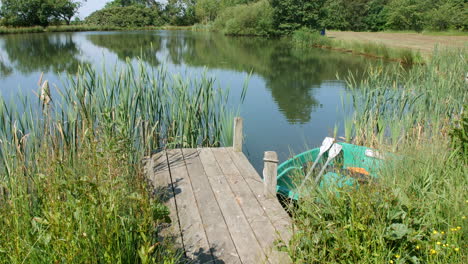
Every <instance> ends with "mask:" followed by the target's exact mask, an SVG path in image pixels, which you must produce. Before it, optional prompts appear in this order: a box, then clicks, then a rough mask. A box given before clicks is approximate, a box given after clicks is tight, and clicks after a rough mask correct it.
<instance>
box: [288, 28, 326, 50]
mask: <svg viewBox="0 0 468 264" xmlns="http://www.w3.org/2000/svg"><path fill="white" fill-rule="evenodd" d="M292 38H293V42H294V43H295V44H298V45H301V46H320V47H323V46H331V40H330V39H329V38H327V37H324V36H321V35H320V34H319V32H317V31H315V30H311V29H308V28H301V29H299V30H296V31H294V32H293V35H292Z"/></svg>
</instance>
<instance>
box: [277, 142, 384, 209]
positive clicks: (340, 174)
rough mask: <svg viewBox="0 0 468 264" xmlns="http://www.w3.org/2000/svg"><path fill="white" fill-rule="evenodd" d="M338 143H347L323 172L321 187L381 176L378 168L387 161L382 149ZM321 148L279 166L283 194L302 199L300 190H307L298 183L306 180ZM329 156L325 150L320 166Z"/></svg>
mask: <svg viewBox="0 0 468 264" xmlns="http://www.w3.org/2000/svg"><path fill="white" fill-rule="evenodd" d="M337 144H340V145H341V146H342V147H343V148H342V152H341V153H340V154H339V155H338V156H337V157H336V158H335V159H333V160H332V162H330V164H329V166H328V167H327V168H329V170H328V172H326V173H325V174H324V175H323V177H322V180H321V181H320V184H319V186H318V187H319V188H322V189H330V188H343V187H345V186H358V185H359V183H362V182H366V181H370V180H374V179H376V178H378V174H377V172H378V169H379V168H380V167H381V166H382V164H383V159H382V157H381V155H380V154H379V152H378V151H376V150H373V149H370V148H367V147H363V146H357V145H352V144H347V143H337ZM319 152H320V149H319V148H315V149H312V150H309V151H306V152H303V153H301V154H299V155H297V156H294V157H293V158H291V159H289V160H287V161H285V162H283V163H281V164H280V166H279V167H278V185H277V191H278V193H279V194H281V195H283V196H286V197H288V198H291V199H294V200H297V199H299V197H300V196H301V195H300V193H302V192H303V190H301V192H299V190H298V186H300V184H301V183H302V182H303V180H304V178H305V175H306V174H307V172H308V170H309V168H310V167H311V165H312V164H313V162H314V161H315V160H316V158H317V156H318V155H319ZM327 158H328V155H327V153H325V154H324V155H323V156H322V157H321V158H320V159H319V162H318V164H317V166H316V169H317V168H318V169H320V168H321V167H322V166H323V164H324V163H325V161H326V160H327ZM317 172H318V170H317ZM317 172H315V173H313V174H312V177H311V178H310V180H313V177H315V175H316V173H317ZM306 186H307V185H306ZM309 186H310V185H309Z"/></svg>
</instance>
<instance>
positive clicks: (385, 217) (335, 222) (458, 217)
mask: <svg viewBox="0 0 468 264" xmlns="http://www.w3.org/2000/svg"><path fill="white" fill-rule="evenodd" d="M466 56H467V51H466V50H461V51H445V52H438V51H435V52H434V55H433V57H432V58H431V59H430V60H429V61H427V63H426V64H425V65H420V66H413V67H412V68H411V69H410V70H409V71H406V70H404V69H401V68H394V69H387V70H384V69H383V68H378V67H377V68H370V69H369V71H368V77H367V78H365V79H364V80H363V81H361V82H360V83H355V82H354V80H353V79H352V78H350V79H349V80H348V84H349V87H350V89H351V90H352V96H351V97H350V98H349V99H350V100H351V102H352V103H353V109H350V114H351V115H349V118H348V119H347V120H346V121H345V124H344V126H345V131H346V135H345V137H346V140H347V141H349V142H353V143H356V144H361V145H365V146H370V147H375V148H377V149H380V150H381V151H388V152H391V153H394V154H393V155H388V156H387V159H386V163H385V166H384V167H383V168H382V169H381V170H380V171H379V176H380V177H379V180H378V181H376V182H371V183H370V184H368V185H361V186H360V187H359V188H358V189H356V188H351V187H349V188H342V189H337V190H333V191H328V192H327V191H325V192H321V191H313V192H311V193H310V194H307V195H306V196H305V197H304V198H303V199H301V200H300V201H299V203H298V206H297V207H296V209H294V210H293V211H292V213H293V218H294V222H295V232H294V236H293V239H292V240H291V243H290V245H289V246H288V250H289V253H290V256H291V257H292V258H293V260H294V262H295V263H350V262H351V263H464V262H466V255H467V253H468V250H467V246H468V244H467V243H466V241H467V240H466V236H467V234H468V233H467V229H468V226H467V224H468V223H467V221H468V220H467V217H468V210H467V208H468V207H467V203H468V196H467V194H466V186H467V183H468V178H467V175H468V163H467V162H468V159H467V158H468V152H466V151H464V149H465V150H466V147H467V137H466V135H467V134H468V131H467V130H468V127H467V125H466V123H467V122H468V120H467V118H468V117H467V114H466V109H464V107H465V108H466V100H467V97H468V92H467V90H466V82H465V80H464V78H463V76H464V74H465V73H464V70H465V69H466V67H467V62H466ZM463 104H465V106H463ZM463 111H465V114H464V115H465V117H464V121H463V122H464V125H463V123H461V121H460V120H461V118H462V112H463ZM454 131H457V132H455V133H454ZM311 189H313V188H312V187H311Z"/></svg>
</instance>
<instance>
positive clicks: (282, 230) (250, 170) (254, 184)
mask: <svg viewBox="0 0 468 264" xmlns="http://www.w3.org/2000/svg"><path fill="white" fill-rule="evenodd" d="M228 152H229V155H230V156H231V158H232V161H233V163H234V165H235V166H236V167H237V168H238V170H239V171H240V172H241V175H242V176H243V177H244V179H245V180H246V182H247V184H248V185H249V187H250V189H251V190H252V192H253V193H254V194H255V196H256V197H257V200H258V201H259V203H260V204H261V205H262V207H263V209H264V210H265V212H266V213H267V215H268V217H269V218H270V220H271V222H272V223H273V226H274V227H275V229H276V231H277V232H278V233H279V234H280V236H281V238H282V239H283V241H285V242H288V241H289V240H290V238H291V235H292V233H291V227H292V224H291V218H290V217H289V215H288V214H287V212H286V211H285V210H284V209H283V207H282V206H281V204H280V203H279V201H278V200H277V199H276V198H275V199H268V198H267V197H265V196H264V195H263V188H264V186H263V181H262V180H261V177H260V175H259V174H258V173H257V171H256V170H255V168H254V167H253V166H252V164H250V162H249V161H248V159H247V157H246V156H245V155H244V153H242V152H234V151H228Z"/></svg>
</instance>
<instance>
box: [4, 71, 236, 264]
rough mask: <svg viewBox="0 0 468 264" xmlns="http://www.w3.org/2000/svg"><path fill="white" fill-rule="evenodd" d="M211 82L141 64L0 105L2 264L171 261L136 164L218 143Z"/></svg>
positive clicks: (217, 107)
mask: <svg viewBox="0 0 468 264" xmlns="http://www.w3.org/2000/svg"><path fill="white" fill-rule="evenodd" d="M213 83H214V80H212V79H208V78H205V77H203V76H202V77H200V78H198V79H191V80H184V79H182V78H180V77H178V76H172V75H168V74H167V73H166V72H165V71H164V70H162V69H158V70H156V69H150V68H147V67H146V66H145V64H144V63H143V62H139V63H138V65H133V64H130V63H128V64H127V65H126V66H124V67H122V68H116V69H114V70H113V71H104V72H100V73H98V72H96V71H95V70H94V69H93V68H90V67H87V66H86V67H82V68H80V70H79V72H78V73H77V74H76V75H73V76H68V77H66V78H64V81H63V85H61V86H60V89H59V90H58V91H55V90H51V88H50V86H49V85H48V84H47V82H44V83H42V84H41V89H40V90H39V91H38V95H39V96H38V97H39V98H37V99H31V98H29V99H27V98H19V99H18V100H16V101H15V102H14V103H7V102H5V101H4V100H3V99H0V117H1V118H0V124H1V125H0V263H57V262H67V263H101V262H105V263H176V262H177V261H178V259H179V257H178V254H177V252H176V250H175V249H173V248H172V241H171V240H170V238H165V239H163V240H161V238H158V235H159V231H160V226H161V224H162V223H165V222H168V221H170V219H168V211H167V208H165V207H164V206H162V205H161V203H160V202H159V201H158V196H157V195H158V194H157V193H156V194H154V195H150V193H151V192H149V189H148V188H150V186H148V185H147V183H146V181H145V179H144V177H143V175H142V164H141V163H140V160H141V158H142V157H143V155H146V154H149V153H150V152H151V151H153V150H156V149H161V148H172V147H178V146H181V147H195V146H200V145H201V146H218V145H219V144H220V141H221V137H222V135H223V133H224V130H223V128H222V125H221V124H222V123H223V122H224V120H225V118H226V117H225V114H224V113H226V112H228V111H227V110H226V109H225V105H226V101H225V100H227V95H226V94H223V93H222V92H221V90H218V89H216V88H215V87H214V86H213ZM227 133H229V132H227Z"/></svg>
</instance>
